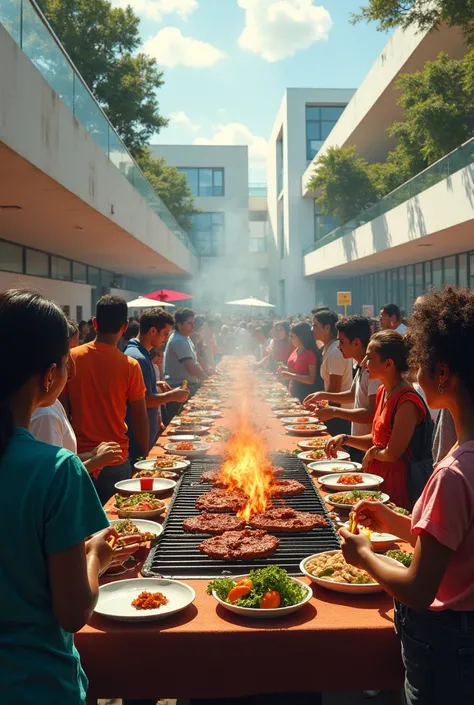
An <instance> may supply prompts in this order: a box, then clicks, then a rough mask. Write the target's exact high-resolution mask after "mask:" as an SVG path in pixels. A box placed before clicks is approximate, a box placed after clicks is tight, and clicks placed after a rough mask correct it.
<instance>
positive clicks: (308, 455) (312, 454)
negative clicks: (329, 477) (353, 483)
mask: <svg viewBox="0 0 474 705" xmlns="http://www.w3.org/2000/svg"><path fill="white" fill-rule="evenodd" d="M298 458H299V459H300V460H302V461H303V462H304V463H306V464H307V465H314V464H315V463H325V462H327V463H332V464H333V465H336V464H338V463H339V464H340V463H341V462H343V463H344V466H343V467H344V469H346V468H349V465H346V463H350V464H351V465H352V467H353V468H354V470H357V469H358V470H362V465H361V464H360V463H355V462H354V461H352V460H351V456H350V455H349V453H346V452H344V451H343V450H338V451H337V459H336V458H334V459H333V460H330V459H329V458H328V456H327V455H326V451H325V450H324V448H315V449H314V450H305V451H303V452H302V453H298ZM328 472H331V470H328Z"/></svg>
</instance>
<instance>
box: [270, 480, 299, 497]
mask: <svg viewBox="0 0 474 705" xmlns="http://www.w3.org/2000/svg"><path fill="white" fill-rule="evenodd" d="M304 490H305V487H304V485H302V484H301V482H298V480H275V482H273V483H272V486H271V488H270V491H271V493H272V496H274V497H294V495H296V494H301V493H302V492H304Z"/></svg>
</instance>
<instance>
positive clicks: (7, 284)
mask: <svg viewBox="0 0 474 705" xmlns="http://www.w3.org/2000/svg"><path fill="white" fill-rule="evenodd" d="M15 288H20V289H25V288H28V289H34V290H35V291H39V293H40V294H42V295H43V296H45V297H46V298H48V299H52V300H53V301H55V302H56V303H57V304H59V306H69V315H70V317H71V318H72V319H74V320H75V319H76V307H77V306H82V317H83V318H84V319H85V320H89V318H90V317H91V289H92V287H91V286H89V285H88V284H76V283H74V282H63V281H59V280H57V279H45V278H43V277H32V276H30V275H29V274H15V273H14V272H0V291H5V289H15ZM33 345H34V343H33Z"/></svg>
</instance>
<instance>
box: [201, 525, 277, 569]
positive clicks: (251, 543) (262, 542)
mask: <svg viewBox="0 0 474 705" xmlns="http://www.w3.org/2000/svg"><path fill="white" fill-rule="evenodd" d="M279 543H280V539H277V538H276V536H272V535H271V534H267V532H266V531H260V530H258V529H257V530H255V531H252V530H251V529H244V530H243V531H226V532H225V533H224V534H221V536H213V537H212V538H211V539H206V540H205V541H202V543H200V544H199V550H200V551H202V552H203V553H206V554H207V555H208V556H210V557H211V558H218V559H221V560H224V561H230V560H253V559H254V558H267V557H268V556H272V555H273V554H274V553H275V551H276V550H277V548H278V544H279Z"/></svg>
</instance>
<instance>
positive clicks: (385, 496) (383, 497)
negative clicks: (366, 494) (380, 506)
mask: <svg viewBox="0 0 474 705" xmlns="http://www.w3.org/2000/svg"><path fill="white" fill-rule="evenodd" d="M350 491H351V490H341V492H350ZM335 494H339V492H336V493H335ZM331 497H334V495H333V494H328V495H326V497H325V498H324V501H325V502H327V504H330V505H331V506H332V507H336V508H337V509H347V510H348V511H351V509H352V507H353V506H354V505H353V504H339V502H338V503H337V504H336V503H334V502H332V501H331ZM389 499H390V497H389V496H388V494H385V492H382V493H381V497H380V500H379V501H380V502H383V503H384V504H385V502H388V500H389Z"/></svg>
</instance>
